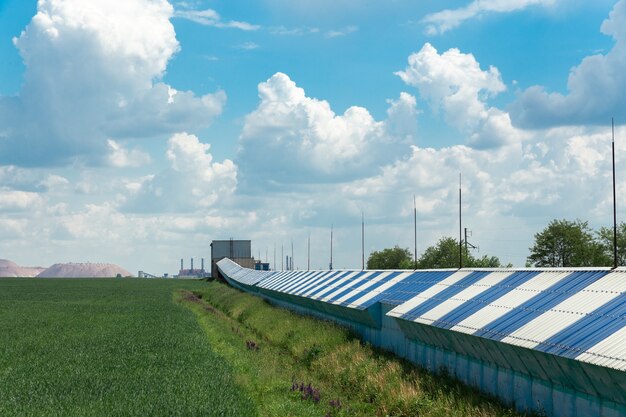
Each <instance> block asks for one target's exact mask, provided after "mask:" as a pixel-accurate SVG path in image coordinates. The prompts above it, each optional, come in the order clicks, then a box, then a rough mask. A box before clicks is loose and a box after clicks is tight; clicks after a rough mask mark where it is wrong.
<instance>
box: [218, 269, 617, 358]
mask: <svg viewBox="0 0 626 417" xmlns="http://www.w3.org/2000/svg"><path fill="white" fill-rule="evenodd" d="M218 266H219V267H220V269H221V270H222V272H223V273H225V274H226V275H228V276H229V277H230V278H231V279H234V280H236V281H239V282H241V283H244V284H247V285H257V286H258V287H261V288H265V289H269V290H273V291H278V292H282V293H286V294H291V295H295V296H300V297H303V298H310V299H315V300H319V301H322V302H326V303H331V304H335V305H339V306H344V307H346V308H349V309H358V310H363V309H366V308H368V307H370V306H372V305H373V304H375V303H386V304H391V305H396V307H395V308H394V309H392V310H391V311H390V312H389V313H388V315H389V316H391V317H396V318H398V319H400V320H407V321H411V322H417V323H422V324H426V325H430V326H435V327H439V328H444V329H450V330H453V331H457V332H463V333H467V334H471V335H474V336H478V337H483V338H488V339H492V340H496V341H501V342H504V343H508V344H512V345H517V346H521V347H526V348H529V349H535V350H539V351H542V352H546V353H550V354H554V355H558V356H563V357H567V358H571V359H575V360H579V361H583V362H588V363H593V364H596V365H600V366H606V367H610V368H615V369H620V370H626V269H618V270H614V271H610V270H609V269H608V268H595V269H594V268H576V269H563V268H559V269H530V268H526V269H518V270H512V269H497V270H495V269H476V270H470V269H462V270H430V271H421V270H420V271H370V270H365V271H360V270H352V271H350V270H343V271H337V270H335V271H282V272H272V271H270V272H267V271H253V270H250V269H246V268H241V267H240V266H239V265H237V264H235V263H234V262H232V261H230V260H228V259H225V260H222V261H220V262H219V263H218Z"/></svg>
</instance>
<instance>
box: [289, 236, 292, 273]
mask: <svg viewBox="0 0 626 417" xmlns="http://www.w3.org/2000/svg"><path fill="white" fill-rule="evenodd" d="M289 263H290V264H291V270H292V271H293V240H292V241H291V261H290V262H289Z"/></svg>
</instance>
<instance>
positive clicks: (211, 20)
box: [174, 9, 261, 31]
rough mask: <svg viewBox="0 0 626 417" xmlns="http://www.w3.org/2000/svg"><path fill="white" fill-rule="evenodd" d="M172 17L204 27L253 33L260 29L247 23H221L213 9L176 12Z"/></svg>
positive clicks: (232, 21)
mask: <svg viewBox="0 0 626 417" xmlns="http://www.w3.org/2000/svg"><path fill="white" fill-rule="evenodd" d="M174 17H179V18H181V19H187V20H191V21H192V22H196V23H199V24H201V25H204V26H213V27H216V28H233V29H240V30H244V31H254V30H258V29H260V28H261V26H259V25H253V24H251V23H247V22H239V21H236V20H230V21H223V20H222V18H221V16H220V15H219V13H217V12H216V11H215V10H213V9H206V10H176V12H175V13H174Z"/></svg>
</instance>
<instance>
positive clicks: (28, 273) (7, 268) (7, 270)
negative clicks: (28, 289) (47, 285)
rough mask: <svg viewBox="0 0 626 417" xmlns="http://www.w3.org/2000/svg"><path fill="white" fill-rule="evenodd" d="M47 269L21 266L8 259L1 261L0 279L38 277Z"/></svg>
mask: <svg viewBox="0 0 626 417" xmlns="http://www.w3.org/2000/svg"><path fill="white" fill-rule="evenodd" d="M45 269H46V268H42V267H40V266H19V265H18V264H16V263H15V262H12V261H9V260H8V259H0V277H6V278H9V277H10V278H12V277H36V276H37V275H39V274H40V273H41V272H42V271H44V270H45Z"/></svg>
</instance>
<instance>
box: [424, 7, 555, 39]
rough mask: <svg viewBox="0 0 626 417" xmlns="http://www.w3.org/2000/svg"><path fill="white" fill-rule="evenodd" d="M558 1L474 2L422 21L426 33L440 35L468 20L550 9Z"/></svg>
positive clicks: (432, 15) (443, 11) (441, 12)
mask: <svg viewBox="0 0 626 417" xmlns="http://www.w3.org/2000/svg"><path fill="white" fill-rule="evenodd" d="M557 1H558V0H474V1H472V2H471V3H470V4H468V5H467V6H465V7H460V8H458V9H446V10H442V11H440V12H436V13H431V14H429V15H427V16H426V17H424V18H423V19H422V23H426V25H427V26H426V33H427V34H429V35H438V34H442V33H445V32H447V31H449V30H451V29H454V28H456V27H458V26H459V25H461V23H463V22H465V21H466V20H470V19H474V18H478V17H481V16H483V15H486V14H489V13H511V12H516V11H519V10H524V9H527V8H529V7H533V6H541V7H550V6H553V5H554V4H555V3H556V2H557Z"/></svg>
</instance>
